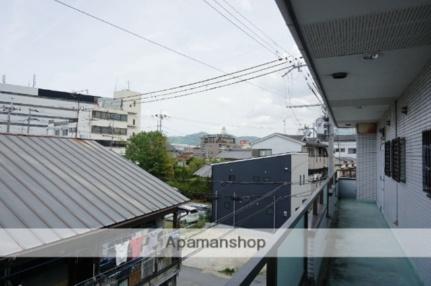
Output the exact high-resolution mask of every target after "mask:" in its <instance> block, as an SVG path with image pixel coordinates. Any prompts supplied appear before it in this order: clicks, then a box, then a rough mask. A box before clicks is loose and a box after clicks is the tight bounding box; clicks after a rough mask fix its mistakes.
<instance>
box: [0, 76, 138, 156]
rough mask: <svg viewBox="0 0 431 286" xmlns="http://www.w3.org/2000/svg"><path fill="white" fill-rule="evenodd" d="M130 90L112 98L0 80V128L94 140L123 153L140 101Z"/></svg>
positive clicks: (23, 132)
mask: <svg viewBox="0 0 431 286" xmlns="http://www.w3.org/2000/svg"><path fill="white" fill-rule="evenodd" d="M136 94H137V93H135V92H132V91H128V90H126V91H118V92H116V93H114V98H103V97H99V96H92V95H87V94H81V93H75V92H62V91H54V90H47V89H41V88H32V87H25V86H18V85H11V84H0V132H8V133H14V134H29V135H51V136H62V137H75V138H83V139H93V140H97V141H98V142H99V143H101V144H102V145H104V146H106V147H109V148H111V149H112V150H115V151H117V152H119V153H124V150H125V142H126V141H127V139H128V138H129V137H130V136H132V135H133V134H135V133H137V132H139V127H140V106H141V105H140V103H139V102H138V99H137V98H133V97H131V96H133V95H136Z"/></svg>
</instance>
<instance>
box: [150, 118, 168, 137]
mask: <svg viewBox="0 0 431 286" xmlns="http://www.w3.org/2000/svg"><path fill="white" fill-rule="evenodd" d="M153 116H154V117H155V118H157V131H159V132H160V133H161V132H162V124H163V120H164V119H166V118H167V117H168V116H167V115H166V114H162V113H158V114H154V115H153Z"/></svg>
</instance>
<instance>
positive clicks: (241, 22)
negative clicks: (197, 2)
mask: <svg viewBox="0 0 431 286" xmlns="http://www.w3.org/2000/svg"><path fill="white" fill-rule="evenodd" d="M213 1H214V3H216V4H217V5H218V6H219V7H220V8H222V9H223V10H224V11H225V12H226V13H227V14H228V15H230V16H231V17H233V18H234V19H235V20H236V21H237V22H238V23H240V24H241V25H242V26H243V27H244V28H245V29H247V30H248V31H249V32H250V33H252V34H253V35H254V36H255V37H257V38H258V39H259V40H260V41H261V42H263V43H265V45H267V46H268V47H270V48H271V49H273V50H275V53H276V54H277V55H279V51H278V47H277V46H275V45H273V43H272V42H270V41H269V42H268V40H267V39H265V38H263V37H262V36H261V35H259V34H258V33H257V32H255V31H254V30H253V29H252V28H250V27H249V26H248V25H247V24H245V23H244V22H243V21H242V20H241V19H239V18H238V17H237V16H235V15H234V14H233V13H232V12H231V11H229V9H227V8H226V7H225V6H223V5H222V4H221V3H220V2H219V1H217V0H213ZM225 3H226V2H225Z"/></svg>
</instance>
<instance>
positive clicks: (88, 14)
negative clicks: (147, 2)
mask: <svg viewBox="0 0 431 286" xmlns="http://www.w3.org/2000/svg"><path fill="white" fill-rule="evenodd" d="M53 1H54V2H57V3H58V4H60V5H63V6H65V7H67V8H70V9H72V10H74V11H76V12H78V13H81V14H83V15H86V16H88V17H90V18H93V19H94V20H96V21H99V22H102V23H104V24H107V25H109V26H111V27H113V28H115V29H117V30H120V31H122V32H125V33H127V34H129V35H132V36H134V37H136V38H139V39H141V40H144V41H146V42H148V43H150V44H152V45H155V46H157V47H159V48H162V49H164V50H167V51H170V52H172V53H174V54H177V55H179V56H182V57H184V58H187V59H189V60H191V61H194V62H196V63H199V64H201V65H204V66H207V67H209V68H211V69H213V70H216V71H219V72H220V70H219V69H218V68H217V67H215V66H213V65H211V64H209V63H206V62H204V61H202V60H200V59H198V58H195V57H193V56H190V55H187V54H185V53H183V52H181V51H178V50H175V49H173V48H171V47H168V46H166V45H164V44H161V43H159V42H156V41H154V40H151V39H149V38H147V37H145V36H142V35H141V34H138V33H136V32H133V31H132V30H129V29H127V28H124V27H122V26H119V25H117V24H114V23H112V22H110V21H108V20H105V19H103V18H100V17H98V16H96V15H94V14H91V13H89V12H87V11H84V10H81V9H79V8H77V7H74V6H72V5H69V4H67V3H65V2H63V1H60V0H53Z"/></svg>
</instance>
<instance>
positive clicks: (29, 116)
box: [27, 108, 39, 134]
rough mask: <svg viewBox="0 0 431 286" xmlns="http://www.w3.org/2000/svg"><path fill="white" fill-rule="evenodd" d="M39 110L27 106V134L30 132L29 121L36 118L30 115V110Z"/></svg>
mask: <svg viewBox="0 0 431 286" xmlns="http://www.w3.org/2000/svg"><path fill="white" fill-rule="evenodd" d="M32 111H34V112H39V110H37V109H35V108H29V109H28V118H27V134H30V122H31V121H32V120H38V119H37V118H32V117H31V112H32Z"/></svg>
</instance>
